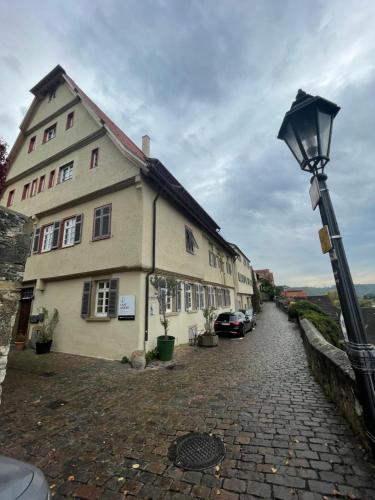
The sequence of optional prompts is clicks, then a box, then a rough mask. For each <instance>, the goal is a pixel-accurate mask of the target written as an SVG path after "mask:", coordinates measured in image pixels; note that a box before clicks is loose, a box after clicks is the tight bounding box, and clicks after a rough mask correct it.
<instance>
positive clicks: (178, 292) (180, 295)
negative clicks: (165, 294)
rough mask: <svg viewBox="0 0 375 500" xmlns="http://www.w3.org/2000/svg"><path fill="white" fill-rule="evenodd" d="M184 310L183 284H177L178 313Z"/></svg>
mask: <svg viewBox="0 0 375 500" xmlns="http://www.w3.org/2000/svg"><path fill="white" fill-rule="evenodd" d="M181 309H182V284H181V283H177V286H176V311H177V312H180V311H181Z"/></svg>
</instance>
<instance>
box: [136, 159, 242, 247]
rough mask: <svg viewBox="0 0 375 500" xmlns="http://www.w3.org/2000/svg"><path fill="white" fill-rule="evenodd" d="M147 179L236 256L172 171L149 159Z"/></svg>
mask: <svg viewBox="0 0 375 500" xmlns="http://www.w3.org/2000/svg"><path fill="white" fill-rule="evenodd" d="M143 175H144V178H145V179H148V180H149V181H151V183H152V184H153V185H154V186H155V187H156V188H157V189H158V190H160V192H161V193H162V194H163V195H164V196H166V197H167V198H169V200H170V201H172V202H173V203H174V204H175V205H177V206H178V207H179V208H180V209H182V211H183V212H185V213H187V214H188V216H189V217H190V218H192V219H193V220H194V221H195V222H196V223H197V225H199V226H201V227H202V228H203V229H204V230H205V231H206V232H207V233H208V234H209V235H210V236H211V237H212V238H213V239H215V240H216V241H217V242H218V243H220V245H221V246H222V247H223V248H225V249H226V250H227V252H228V253H229V254H230V255H233V256H234V255H235V252H234V250H233V249H232V247H231V245H230V243H228V242H227V241H226V240H225V239H224V238H223V237H222V236H221V234H219V231H220V227H219V226H218V224H217V223H216V222H215V221H214V220H213V219H212V218H211V217H210V216H209V215H208V213H207V212H206V211H205V210H204V209H203V208H202V207H201V206H200V205H199V203H198V202H197V201H196V200H195V199H194V198H193V197H192V196H191V194H189V193H188V191H187V190H186V189H185V188H184V187H183V186H182V185H181V184H180V183H179V181H178V180H177V179H176V177H174V175H172V174H171V173H170V171H169V170H168V169H167V168H166V167H165V166H164V165H163V164H162V163H161V161H160V160H158V159H156V158H149V159H148V171H147V173H146V174H143Z"/></svg>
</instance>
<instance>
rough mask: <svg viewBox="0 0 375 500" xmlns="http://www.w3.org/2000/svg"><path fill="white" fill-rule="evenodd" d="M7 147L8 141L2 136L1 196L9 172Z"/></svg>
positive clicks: (0, 157)
mask: <svg viewBox="0 0 375 500" xmlns="http://www.w3.org/2000/svg"><path fill="white" fill-rule="evenodd" d="M7 149H8V145H7V143H6V142H4V141H3V140H2V139H1V138H0V196H2V194H3V192H4V190H5V181H6V178H7V173H8V159H7Z"/></svg>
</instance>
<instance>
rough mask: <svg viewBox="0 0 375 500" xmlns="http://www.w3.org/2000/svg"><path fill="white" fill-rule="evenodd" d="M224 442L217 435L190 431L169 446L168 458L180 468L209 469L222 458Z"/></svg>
mask: <svg viewBox="0 0 375 500" xmlns="http://www.w3.org/2000/svg"><path fill="white" fill-rule="evenodd" d="M224 456H225V448H224V444H223V442H222V441H221V439H220V438H219V437H218V436H210V435H209V434H204V433H200V432H191V433H190V434H187V435H185V436H181V437H179V438H178V439H176V441H174V443H172V445H171V446H170V448H169V458H170V460H172V462H173V463H174V464H175V465H176V466H177V467H180V468H181V469H188V470H203V469H209V468H210V467H213V466H214V465H216V464H218V463H219V462H221V461H222V460H223V458H224Z"/></svg>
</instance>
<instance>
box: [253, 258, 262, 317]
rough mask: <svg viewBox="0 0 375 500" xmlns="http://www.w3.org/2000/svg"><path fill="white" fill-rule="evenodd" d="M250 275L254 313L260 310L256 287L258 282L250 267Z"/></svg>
mask: <svg viewBox="0 0 375 500" xmlns="http://www.w3.org/2000/svg"><path fill="white" fill-rule="evenodd" d="M251 277H252V279H253V290H254V294H253V296H252V305H253V309H254V312H255V313H259V312H260V304H261V296H260V292H259V288H258V283H257V280H256V276H255V273H254V270H253V268H251Z"/></svg>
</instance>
